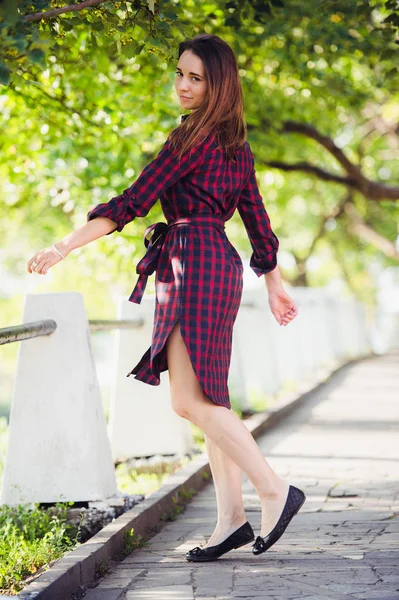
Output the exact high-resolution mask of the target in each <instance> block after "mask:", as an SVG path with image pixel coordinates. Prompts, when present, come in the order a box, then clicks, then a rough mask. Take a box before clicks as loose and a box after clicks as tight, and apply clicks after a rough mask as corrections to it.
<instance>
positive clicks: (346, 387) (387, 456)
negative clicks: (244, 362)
mask: <svg viewBox="0 0 399 600" xmlns="http://www.w3.org/2000/svg"><path fill="white" fill-rule="evenodd" d="M397 372H399V353H394V354H393V355H388V356H378V357H375V358H366V359H364V360H361V361H358V362H354V363H353V364H351V365H348V366H347V367H345V368H344V369H342V370H341V371H339V372H338V373H336V374H335V375H334V376H333V377H332V378H331V379H330V380H329V381H327V382H326V383H325V384H324V385H323V387H322V388H320V389H319V390H318V391H317V392H315V393H314V394H311V395H310V396H309V397H308V399H307V400H306V402H305V403H304V404H303V405H302V406H301V407H300V408H299V409H298V410H296V411H295V412H294V413H292V414H291V415H289V416H287V417H285V419H284V420H283V421H282V422H281V423H280V424H278V425H276V426H275V427H274V428H273V430H271V431H269V432H266V433H265V434H264V435H263V436H262V437H261V438H258V440H257V441H258V443H259V446H260V448H261V449H262V452H263V453H264V455H265V457H266V458H267V460H268V461H269V462H270V464H271V466H272V467H273V468H274V469H276V471H277V473H278V474H279V475H280V476H281V477H283V478H285V479H286V480H287V481H289V482H290V483H291V484H293V485H297V486H298V487H300V488H301V489H303V490H304V491H305V493H306V495H307V500H306V502H305V504H304V506H303V507H302V508H301V510H300V512H299V513H298V514H297V515H296V516H295V518H294V519H293V520H292V522H291V523H290V525H289V528H288V529H287V531H286V533H285V534H284V536H283V537H282V538H281V539H280V540H279V541H278V542H277V543H276V544H275V545H274V546H273V547H272V548H270V550H268V551H267V553H265V554H263V555H260V556H254V555H253V554H252V552H251V545H248V546H246V547H243V548H240V549H237V550H234V552H231V553H228V554H226V555H224V556H222V557H221V558H219V559H218V560H216V561H213V562H212V563H201V564H199V563H189V562H188V561H187V560H186V559H185V556H184V555H185V552H186V551H187V549H190V548H192V547H194V546H197V545H200V546H201V545H202V544H204V543H205V542H206V541H207V540H208V539H209V537H210V536H211V534H212V532H213V529H214V527H215V524H216V520H217V511H216V495H215V489H214V486H213V483H212V480H210V483H209V485H208V486H207V487H206V488H205V489H204V490H203V491H202V492H200V493H199V494H198V496H197V497H196V498H194V499H193V502H191V503H190V505H188V506H187V507H186V509H185V511H184V512H182V513H181V514H180V515H179V516H178V517H177V519H176V520H175V521H173V522H170V523H167V524H166V525H165V526H164V528H163V529H162V530H161V531H160V532H159V533H158V534H157V535H156V536H154V538H152V540H150V542H149V544H148V546H146V547H145V548H142V549H137V550H135V551H134V552H133V553H132V554H130V555H129V556H128V557H127V558H126V559H125V560H124V561H122V562H121V563H120V564H119V565H118V566H117V567H116V569H115V571H114V572H113V573H112V574H110V575H109V576H107V577H105V578H104V580H103V581H102V582H101V585H102V588H100V585H99V586H98V587H97V588H96V589H94V590H90V592H88V593H87V594H86V596H85V597H84V598H85V600H86V598H87V599H88V600H144V599H145V600H156V599H159V600H164V599H165V600H166V599H168V600H169V599H170V600H234V599H235V598H237V599H239V600H249V599H254V600H257V599H262V600H302V599H304V600H355V599H359V600H368V599H370V600H371V599H374V598H375V599H376V600H399V573H398V565H399V444H398V443H397V439H398V433H399V428H398V426H397V423H398V421H399V409H398V403H397V398H398V397H399V377H398V376H397ZM352 494H356V495H353V496H351V495H352ZM243 499H244V505H245V508H246V511H247V517H248V520H249V521H250V523H251V525H252V527H253V528H254V531H255V532H256V533H258V532H259V529H260V525H261V506H260V502H259V498H258V497H257V495H256V493H255V490H254V488H253V486H252V484H251V483H250V482H249V481H248V479H247V478H246V477H245V476H243ZM133 571H134V572H135V573H136V576H135V575H134V573H133ZM112 582H114V584H113V585H114V586H115V587H112ZM122 585H125V587H124V588H122ZM108 586H110V587H108ZM89 593H90V594H92V595H91V596H89V595H88V594H89ZM94 593H96V594H97V595H98V597H97V596H95V595H94ZM104 593H107V594H108V595H107V596H105V595H104ZM99 594H103V595H99ZM118 594H119V596H118Z"/></svg>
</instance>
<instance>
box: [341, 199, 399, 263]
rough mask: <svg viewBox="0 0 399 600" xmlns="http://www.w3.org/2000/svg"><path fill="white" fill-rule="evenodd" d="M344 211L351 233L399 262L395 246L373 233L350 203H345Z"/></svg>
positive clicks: (398, 254) (398, 253) (373, 230)
mask: <svg viewBox="0 0 399 600" xmlns="http://www.w3.org/2000/svg"><path fill="white" fill-rule="evenodd" d="M344 209H345V213H346V214H347V215H348V217H349V227H350V229H351V231H352V233H354V234H356V235H357V236H358V237H360V238H363V239H364V240H366V241H367V242H369V243H370V244H372V245H373V246H375V247H376V248H379V250H381V252H383V253H384V254H385V256H389V258H395V259H396V260H399V252H398V251H397V250H396V247H395V244H394V243H393V242H391V240H388V239H387V238H386V237H384V236H383V235H381V234H380V233H378V232H377V231H375V229H373V227H371V225H369V224H368V223H367V222H366V221H365V220H364V219H363V218H362V217H361V216H360V214H359V213H358V212H357V210H356V207H355V205H354V204H353V203H352V202H346V203H345V206H344Z"/></svg>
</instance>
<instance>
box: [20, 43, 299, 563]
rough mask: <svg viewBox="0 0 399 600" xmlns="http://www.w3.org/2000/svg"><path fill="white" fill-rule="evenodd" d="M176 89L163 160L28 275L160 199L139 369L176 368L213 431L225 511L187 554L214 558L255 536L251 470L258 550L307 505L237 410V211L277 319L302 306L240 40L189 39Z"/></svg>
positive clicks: (155, 381) (137, 297) (186, 400)
mask: <svg viewBox="0 0 399 600" xmlns="http://www.w3.org/2000/svg"><path fill="white" fill-rule="evenodd" d="M175 89H176V92H177V94H178V96H179V99H180V104H181V107H182V108H183V109H186V110H189V111H191V113H190V114H187V115H184V116H183V117H182V119H181V123H180V125H179V126H178V127H177V128H175V129H174V130H173V131H172V132H171V133H170V134H169V136H168V139H167V140H166V142H165V144H164V146H163V147H162V149H161V151H160V152H159V154H158V156H157V157H156V158H155V159H154V160H153V161H152V162H151V163H150V164H149V165H147V167H145V169H144V170H143V172H142V173H141V175H140V176H139V177H138V179H137V180H136V182H135V183H133V185H131V187H130V188H128V189H126V190H125V191H124V192H123V193H122V194H121V195H120V196H117V197H115V198H112V199H111V200H110V201H109V202H108V203H103V204H98V205H97V206H95V207H94V208H93V209H92V210H90V211H89V213H88V215H87V220H88V223H86V224H85V225H84V226H83V227H81V228H79V229H77V230H76V231H73V232H72V233H71V234H69V235H68V236H66V237H65V238H64V239H62V240H61V241H59V242H58V243H57V246H55V245H53V246H52V248H47V249H44V250H41V251H40V252H38V253H37V254H35V255H34V256H33V257H32V258H31V260H30V261H29V262H28V271H29V272H32V271H33V270H34V271H35V272H36V273H40V274H45V273H46V272H47V270H48V269H49V268H50V267H52V266H53V265H55V264H56V263H57V262H59V261H60V260H62V258H64V257H65V256H66V255H67V254H69V252H71V250H73V249H75V248H78V247H80V246H83V245H85V244H87V243H89V242H91V241H93V240H95V239H97V238H99V237H101V236H103V235H109V234H110V233H112V232H113V231H121V230H122V229H123V227H124V226H125V225H126V224H127V223H128V222H130V221H132V220H133V219H134V218H136V217H143V216H145V215H147V213H148V212H149V210H150V208H151V207H152V206H153V205H154V204H155V202H156V201H157V199H158V198H159V199H160V201H161V205H162V210H163V213H164V215H165V217H166V220H167V224H166V223H156V224H154V225H151V226H150V227H149V228H147V230H146V236H145V245H146V247H147V253H146V254H145V256H144V257H143V259H142V260H141V261H140V262H139V263H138V265H137V272H138V273H139V274H140V277H139V280H138V282H137V284H136V287H135V289H134V290H133V292H132V294H131V296H130V298H129V300H131V301H132V302H137V303H139V302H140V301H141V297H142V294H143V292H144V287H145V283H146V280H147V277H148V275H149V274H151V273H153V272H154V270H156V276H155V283H156V300H155V318H154V328H153V335H152V343H151V347H150V348H149V349H148V350H147V352H145V354H144V355H143V357H142V358H141V360H140V361H139V363H138V364H137V365H136V366H135V367H134V368H133V370H132V371H131V372H130V373H128V374H127V376H129V375H132V374H134V375H135V378H136V379H138V380H140V381H143V382H145V383H148V384H150V385H159V383H160V379H159V375H160V372H161V371H165V370H169V380H170V390H171V398H172V407H173V409H174V410H175V411H176V413H177V414H178V415H180V416H182V417H184V418H186V419H188V420H190V421H191V422H192V423H195V425H197V426H198V427H200V428H201V429H202V430H203V432H204V435H205V442H206V449H207V452H208V455H209V462H210V467H211V472H212V476H213V480H214V483H215V489H216V498H217V509H218V517H217V524H216V527H215V530H214V532H213V534H212V536H211V537H210V539H209V540H208V542H207V544H206V545H204V546H203V547H202V548H199V547H198V546H197V547H195V548H193V549H192V550H190V551H189V552H188V553H187V554H186V558H187V560H190V561H209V560H215V559H217V558H218V557H219V556H221V555H222V554H225V553H226V552H228V551H229V550H232V549H233V548H238V547H240V546H243V545H246V544H248V543H249V542H251V541H253V540H254V539H255V536H254V532H253V530H252V528H251V525H250V524H249V523H248V521H247V519H246V516H245V510H244V506H243V501H242V490H241V474H242V471H244V473H245V474H246V475H247V477H248V478H249V480H250V481H251V482H252V484H253V485H254V487H255V489H256V491H257V493H258V495H259V499H260V502H261V506H262V526H261V531H260V535H258V536H257V537H256V539H255V543H254V544H253V547H252V551H253V553H254V554H261V553H262V552H264V551H265V550H267V549H268V548H270V546H272V545H273V544H274V543H275V542H276V541H277V540H278V539H279V538H280V536H281V535H282V533H283V532H284V530H285V528H286V527H287V525H288V523H289V522H290V520H291V519H292V517H293V516H294V515H295V514H296V513H297V512H298V510H299V509H300V507H301V506H302V504H303V503H304V501H305V494H304V493H303V492H302V491H301V490H299V489H298V488H297V487H295V486H293V485H289V484H288V483H287V482H285V481H284V480H282V479H281V478H280V477H279V476H278V475H277V474H276V473H275V472H274V471H273V470H272V469H271V467H270V466H269V464H268V463H267V461H266V460H265V458H264V456H263V454H262V452H261V450H260V448H259V447H258V445H257V444H256V442H255V440H254V438H253V436H252V434H251V433H250V432H249V431H248V429H247V427H246V426H245V424H244V423H243V422H242V421H241V420H240V419H239V417H238V416H237V415H236V414H235V413H234V412H233V411H232V410H231V405H230V399H229V393H228V388H227V378H228V370H229V366H230V358H231V348H232V331H233V324H234V321H235V318H236V316H237V312H238V309H239V305H240V300H241V294H242V281H243V279H242V274H243V265H242V262H241V259H240V257H239V255H238V253H237V251H236V250H235V248H234V247H233V246H232V244H231V243H230V241H229V240H228V238H227V236H226V234H225V230H224V223H225V221H227V220H228V219H230V218H231V217H232V215H233V213H234V211H235V209H236V208H237V210H238V211H239V214H240V216H241V218H242V220H243V223H244V226H245V228H246V230H247V233H248V237H249V239H250V242H251V246H252V249H253V253H252V256H251V260H250V266H251V268H252V269H253V270H254V272H255V273H256V274H257V276H258V277H260V276H261V275H264V276H265V282H266V287H267V290H268V298H269V306H270V309H271V311H272V313H273V315H274V317H275V318H276V320H277V322H278V323H279V324H280V325H283V326H285V325H287V324H288V323H290V322H291V321H292V319H294V318H295V317H296V315H297V314H298V310H297V307H296V306H295V304H294V302H293V301H292V299H291V298H290V297H289V296H288V294H287V293H286V292H285V290H284V289H283V286H282V282H281V278H280V273H279V268H278V265H277V251H278V246H279V242H278V239H277V237H276V236H275V234H274V233H273V231H272V229H271V226H270V220H269V217H268V215H267V212H266V210H265V207H264V204H263V200H262V197H261V195H260V193H259V189H258V186H257V181H256V176H255V169H254V157H253V154H252V152H251V149H250V146H249V144H248V142H247V141H246V127H245V123H244V110H243V94H242V88H241V82H240V79H239V72H238V65H237V60H236V57H235V55H234V53H233V51H232V49H231V48H230V46H229V45H228V44H226V43H225V42H224V41H223V40H222V39H220V38H219V37H218V36H215V35H208V34H201V35H197V36H196V37H194V38H193V39H192V40H187V41H185V42H183V43H181V44H180V46H179V60H178V64H177V70H176V80H175ZM226 409H227V410H226Z"/></svg>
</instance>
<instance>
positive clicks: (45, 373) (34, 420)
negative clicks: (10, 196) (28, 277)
mask: <svg viewBox="0 0 399 600" xmlns="http://www.w3.org/2000/svg"><path fill="white" fill-rule="evenodd" d="M42 319H53V320H54V321H55V322H56V323H57V329H56V330H55V331H54V332H53V333H52V334H50V335H48V336H47V335H46V336H40V337H37V338H33V339H29V340H24V341H20V342H19V348H18V363H17V373H16V380H15V387H14V393H13V398H12V405H11V414H10V427H9V437H8V446H7V453H6V461H5V469H4V479H3V488H2V496H1V503H2V504H8V505H16V504H19V503H28V502H57V501H60V502H67V501H75V502H77V501H89V500H102V499H105V498H106V497H108V496H111V495H113V494H114V493H115V492H116V480H115V470H114V465H113V462H112V457H111V450H110V445H109V440H108V438H107V431H106V422H105V417H104V412H103V407H102V403H101V397H100V390H99V387H98V382H97V376H96V371H95V365H94V362H93V356H92V353H91V346H90V332H89V326H88V321H87V317H86V311H85V307H84V302H83V297H82V295H81V294H79V293H75V292H63V293H49V294H28V295H27V296H26V297H25V305H24V313H23V322H24V323H26V322H32V321H39V320H42Z"/></svg>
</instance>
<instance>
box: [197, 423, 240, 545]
mask: <svg viewBox="0 0 399 600" xmlns="http://www.w3.org/2000/svg"><path fill="white" fill-rule="evenodd" d="M205 445H206V451H207V454H208V458H209V466H210V468H211V473H212V478H213V483H214V486H215V492H216V504H217V522H216V527H215V530H214V532H213V533H212V536H211V537H210V538H209V540H208V542H207V544H206V545H204V546H202V547H203V548H207V547H208V546H216V545H217V544H220V543H221V542H223V540H225V539H226V538H227V537H228V536H229V535H230V534H231V533H233V531H235V530H236V529H238V528H239V527H241V525H243V524H244V523H246V521H247V517H246V515H245V510H244V504H243V501H242V471H241V469H240V467H239V466H238V465H237V464H236V463H235V462H234V461H233V460H231V458H230V457H229V456H227V454H226V453H225V452H223V450H221V449H220V448H218V447H217V445H216V444H215V442H213V441H212V440H211V439H210V438H209V437H208V436H207V435H206V434H205Z"/></svg>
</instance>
